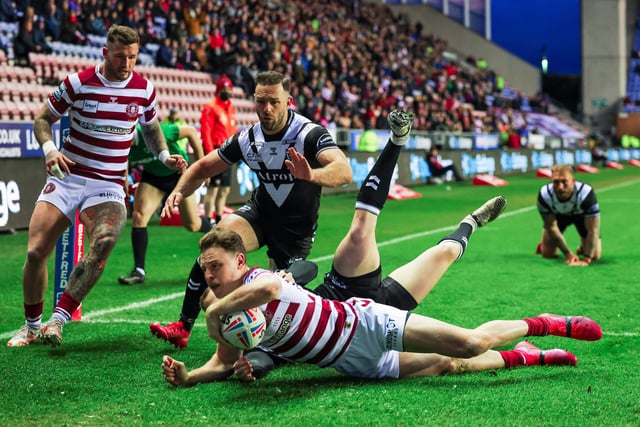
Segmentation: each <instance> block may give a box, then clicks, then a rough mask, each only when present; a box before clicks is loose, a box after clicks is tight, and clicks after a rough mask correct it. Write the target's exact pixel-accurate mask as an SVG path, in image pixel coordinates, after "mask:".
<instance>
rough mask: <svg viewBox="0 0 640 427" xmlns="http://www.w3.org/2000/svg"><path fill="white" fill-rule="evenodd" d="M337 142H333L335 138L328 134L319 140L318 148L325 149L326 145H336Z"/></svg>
mask: <svg viewBox="0 0 640 427" xmlns="http://www.w3.org/2000/svg"><path fill="white" fill-rule="evenodd" d="M334 144H335V142H333V138H332V137H331V135H329V134H328V133H327V134H325V135H322V136H321V137H320V138H318V144H317V146H318V148H320V147H324V146H326V145H334Z"/></svg>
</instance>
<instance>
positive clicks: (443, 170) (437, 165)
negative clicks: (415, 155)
mask: <svg viewBox="0 0 640 427" xmlns="http://www.w3.org/2000/svg"><path fill="white" fill-rule="evenodd" d="M427 166H428V167H429V172H430V173H431V176H432V177H434V178H438V179H440V180H442V179H443V178H444V177H446V174H447V172H451V173H452V174H453V177H454V178H455V180H456V182H462V181H464V178H463V177H462V175H461V174H460V172H459V171H458V168H457V167H456V165H455V164H454V163H451V164H449V165H447V166H444V165H443V164H442V163H441V159H440V152H439V150H438V146H437V145H432V146H431V148H430V149H429V152H428V153H427Z"/></svg>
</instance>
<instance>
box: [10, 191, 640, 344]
mask: <svg viewBox="0 0 640 427" xmlns="http://www.w3.org/2000/svg"><path fill="white" fill-rule="evenodd" d="M638 182H640V179H633V180H630V181H627V182H623V183H620V184H616V185H612V186H610V187H606V188H601V189H598V194H600V193H605V192H607V191H611V190H617V189H619V188H624V187H628V186H630V185H634V184H637V183H638ZM534 209H536V206H535V205H533V206H528V207H525V208H521V209H516V210H514V211H509V212H505V213H503V214H502V215H500V217H499V218H498V219H501V218H508V217H510V216H514V215H519V214H522V213H525V212H529V211H532V210H534ZM457 226H458V224H456V225H451V226H448V227H441V228H437V229H434V230H427V231H422V232H420V233H415V234H408V235H406V236H403V237H398V238H395V239H391V240H387V241H384V242H380V243H378V247H384V246H389V245H395V244H397V243H401V242H405V241H407V240H412V239H417V238H419V237H424V236H429V235H431V234H436V233H444V232H447V231H452V230H455V229H456V227H457ZM332 258H333V254H331V255H325V256H321V257H317V258H314V259H311V261H313V262H321V261H327V260H330V259H332ZM183 295H184V292H176V293H173V294H169V295H165V296H162V297H158V298H152V299H148V300H146V301H140V302H135V303H132V304H128V305H125V306H122V307H114V308H110V309H106V310H96V311H91V312H88V313H85V314H83V315H82V319H83V321H84V320H91V319H94V318H99V317H101V316H104V315H106V314H111V313H119V312H122V311H127V310H133V309H137V308H141V307H147V306H149V305H153V304H155V303H158V302H163V301H169V300H173V299H178V298H180V297H181V296H183ZM93 321H94V322H97V321H98V320H93ZM109 322H113V320H109ZM131 322H132V323H133V322H134V321H131ZM135 323H144V322H142V321H140V322H138V321H135ZM149 323H150V322H149ZM17 332H18V331H17V330H15V331H10V332H5V333H2V334H0V340H3V339H7V338H11V337H13V336H14V335H15V334H16V333H17ZM630 334H631V335H629V336H638V334H637V333H630ZM605 335H611V336H627V335H619V334H618V335H613V334H605Z"/></svg>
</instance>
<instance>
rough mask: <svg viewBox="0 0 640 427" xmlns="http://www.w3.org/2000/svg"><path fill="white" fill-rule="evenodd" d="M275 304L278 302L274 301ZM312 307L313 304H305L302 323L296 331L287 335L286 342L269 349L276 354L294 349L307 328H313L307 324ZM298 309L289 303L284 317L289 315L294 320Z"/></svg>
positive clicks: (295, 304)
mask: <svg viewBox="0 0 640 427" xmlns="http://www.w3.org/2000/svg"><path fill="white" fill-rule="evenodd" d="M275 302H278V300H276V301H275ZM314 307H315V305H314V303H313V302H311V303H309V304H307V306H306V307H305V309H304V314H303V315H302V323H301V324H300V325H299V327H298V329H297V330H296V331H295V332H293V334H291V335H288V336H289V339H288V340H287V341H286V342H284V343H282V345H280V346H277V347H276V346H275V344H274V345H272V346H270V348H271V349H272V350H273V351H275V352H277V353H284V352H286V351H288V350H291V349H292V348H293V347H295V346H296V345H297V344H298V343H299V342H300V340H301V339H302V338H303V337H304V336H305V335H306V333H307V331H308V330H309V328H310V327H313V326H314V325H311V324H310V323H309V321H310V320H311V319H312V316H313V311H314ZM300 308H301V306H300V304H297V303H289V307H288V308H287V312H286V315H290V316H291V318H294V317H295V315H296V312H297V311H298V310H299V309H300ZM286 315H285V316H286Z"/></svg>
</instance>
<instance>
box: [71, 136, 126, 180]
mask: <svg viewBox="0 0 640 427" xmlns="http://www.w3.org/2000/svg"><path fill="white" fill-rule="evenodd" d="M64 149H65V151H68V152H70V153H73V154H76V155H78V156H82V157H87V158H91V160H96V161H99V162H103V163H126V162H127V158H128V157H127V156H126V155H125V156H104V155H101V154H97V153H94V152H92V151H86V150H83V149H82V148H79V147H77V146H75V145H71V144H66V143H65V144H64ZM85 167H86V168H87V169H92V168H90V167H89V166H86V165H85ZM96 170H99V171H100V172H103V173H109V172H108V171H106V170H103V169H96ZM123 170H124V169H123ZM123 170H121V171H119V172H117V173H122V171H123Z"/></svg>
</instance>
